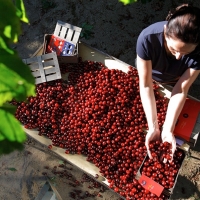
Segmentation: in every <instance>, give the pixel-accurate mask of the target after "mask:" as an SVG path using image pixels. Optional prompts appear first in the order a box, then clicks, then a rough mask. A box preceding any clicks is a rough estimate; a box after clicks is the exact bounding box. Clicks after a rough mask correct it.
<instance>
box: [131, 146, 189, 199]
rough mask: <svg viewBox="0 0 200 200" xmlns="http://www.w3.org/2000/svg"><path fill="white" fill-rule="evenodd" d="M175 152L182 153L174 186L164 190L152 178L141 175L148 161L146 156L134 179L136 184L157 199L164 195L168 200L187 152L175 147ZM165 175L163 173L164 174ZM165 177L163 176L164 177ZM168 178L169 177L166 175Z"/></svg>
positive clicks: (157, 170)
mask: <svg viewBox="0 0 200 200" xmlns="http://www.w3.org/2000/svg"><path fill="white" fill-rule="evenodd" d="M177 150H178V151H179V153H182V156H181V157H180V158H179V164H180V165H181V166H180V168H179V169H178V172H177V174H176V177H175V179H174V185H173V187H172V188H165V187H164V186H162V185H160V184H159V183H157V182H156V181H154V180H153V179H152V178H150V177H148V176H147V175H144V174H142V170H143V167H144V163H145V162H146V161H148V159H149V157H148V155H146V157H145V158H144V160H143V162H142V164H141V166H140V168H139V170H138V172H137V174H136V177H135V178H136V179H137V180H138V182H139V183H140V184H141V185H142V187H144V188H145V189H146V190H148V191H150V192H151V193H153V194H155V195H157V196H158V197H160V196H161V195H165V197H166V198H168V199H170V196H171V195H172V194H173V190H174V188H175V186H176V183H177V179H178V176H179V172H180V169H181V167H182V163H183V161H184V159H185V157H186V154H187V152H186V151H185V150H184V149H182V148H181V147H177ZM147 168H148V167H147ZM158 172H159V169H156V172H154V173H156V174H157V175H158V174H159V173H158ZM152 173H153V172H150V174H151V175H152ZM164 173H165V172H164ZM164 176H165V175H163V177H164ZM166 176H169V175H166Z"/></svg>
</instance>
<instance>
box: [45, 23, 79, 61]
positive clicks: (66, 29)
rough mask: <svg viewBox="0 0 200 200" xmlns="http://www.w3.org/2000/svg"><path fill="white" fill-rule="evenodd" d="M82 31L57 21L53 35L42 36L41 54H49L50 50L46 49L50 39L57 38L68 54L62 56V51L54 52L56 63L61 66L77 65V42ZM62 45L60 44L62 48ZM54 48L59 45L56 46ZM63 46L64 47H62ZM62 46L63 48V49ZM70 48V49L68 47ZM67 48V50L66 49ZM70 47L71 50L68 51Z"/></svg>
mask: <svg viewBox="0 0 200 200" xmlns="http://www.w3.org/2000/svg"><path fill="white" fill-rule="evenodd" d="M81 31H82V28H80V27H77V26H73V25H71V24H68V23H65V22H62V21H58V22H57V24H56V27H55V30H54V33H53V34H45V35H44V43H43V54H46V53H49V52H50V48H48V46H49V44H50V42H51V39H53V38H55V37H56V38H58V40H60V41H64V42H65V44H68V45H67V51H68V54H67V55H66V54H65V55H64V54H63V53H62V51H56V52H57V53H58V54H57V57H58V62H59V63H61V64H65V63H78V57H79V55H78V41H79V36H80V33H81ZM63 44H64V43H62V46H63ZM55 46H56V47H58V46H59V45H58V44H56V45H55ZM64 46H65V45H64ZM64 46H63V47H64ZM69 46H70V47H69ZM68 47H69V48H68ZM71 47H72V49H70V48H71Z"/></svg>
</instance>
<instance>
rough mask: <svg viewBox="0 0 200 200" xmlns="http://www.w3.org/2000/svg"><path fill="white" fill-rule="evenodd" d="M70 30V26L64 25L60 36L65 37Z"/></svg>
mask: <svg viewBox="0 0 200 200" xmlns="http://www.w3.org/2000/svg"><path fill="white" fill-rule="evenodd" d="M68 31H69V29H68V28H66V27H64V26H62V29H61V32H60V36H59V37H61V38H65V37H66V33H67V32H68Z"/></svg>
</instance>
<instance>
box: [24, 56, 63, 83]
mask: <svg viewBox="0 0 200 200" xmlns="http://www.w3.org/2000/svg"><path fill="white" fill-rule="evenodd" d="M22 61H23V62H24V63H25V64H26V65H28V66H29V67H30V70H31V72H32V74H33V76H34V77H35V83H36V84H39V83H43V82H48V81H53V80H57V79H61V73H60V67H59V64H58V59H57V55H56V53H55V52H52V53H49V54H44V55H40V56H35V57H32V58H27V59H23V60H22Z"/></svg>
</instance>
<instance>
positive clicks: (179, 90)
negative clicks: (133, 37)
mask: <svg viewBox="0 0 200 200" xmlns="http://www.w3.org/2000/svg"><path fill="white" fill-rule="evenodd" d="M166 20H167V21H162V22H157V23H155V24H152V25H150V26H149V27H147V28H145V29H144V30H143V31H142V32H141V33H140V35H139V37H138V41H137V46H136V51H137V63H136V65H137V69H138V74H139V84H140V95H141V100H142V104H143V108H144V111H145V114H146V118H147V122H148V129H149V130H148V133H147V135H146V141H145V145H146V147H147V153H148V155H149V157H150V158H152V156H151V152H150V150H149V143H150V141H153V140H159V139H160V138H161V139H162V141H163V142H165V141H166V142H169V143H171V146H172V158H173V154H174V151H175V149H176V141H175V137H174V135H173V131H174V128H175V124H176V121H177V119H178V116H179V114H180V112H181V110H182V108H183V105H184V103H185V100H186V96H187V94H188V90H189V88H190V86H191V85H192V83H193V82H194V81H195V79H196V78H197V76H198V75H199V72H200V45H199V43H200V9H199V8H196V7H192V6H190V5H188V4H183V5H181V6H179V7H177V8H176V9H175V10H174V12H169V14H168V16H167V18H166ZM152 79H153V80H155V81H157V82H160V83H166V84H170V83H174V86H173V90H172V93H171V98H170V100H169V104H168V109H167V112H166V118H165V122H164V125H163V128H162V132H161V133H160V129H159V126H158V121H157V109H156V103H155V97H154V92H153V84H152Z"/></svg>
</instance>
